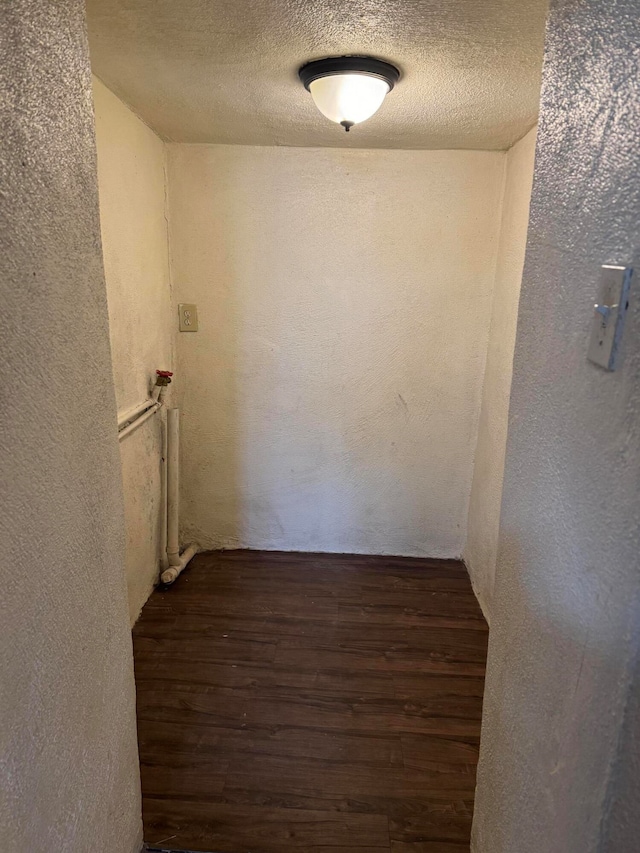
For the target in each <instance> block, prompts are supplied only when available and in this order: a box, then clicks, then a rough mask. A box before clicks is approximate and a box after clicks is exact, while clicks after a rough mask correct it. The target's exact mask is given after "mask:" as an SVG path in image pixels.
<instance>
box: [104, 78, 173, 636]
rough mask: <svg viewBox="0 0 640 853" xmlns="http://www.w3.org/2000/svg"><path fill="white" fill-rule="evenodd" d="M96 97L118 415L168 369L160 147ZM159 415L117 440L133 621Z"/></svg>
mask: <svg viewBox="0 0 640 853" xmlns="http://www.w3.org/2000/svg"><path fill="white" fill-rule="evenodd" d="M93 93H94V104H95V115H96V141H97V146H98V179H99V190H100V222H101V229H102V245H103V252H104V269H105V275H106V279H107V298H108V303H109V331H110V337H111V352H112V356H113V375H114V380H115V386H116V399H117V403H118V410H119V412H120V413H123V412H125V411H126V410H128V409H131V407H132V406H135V405H136V404H138V403H142V402H143V401H144V400H146V399H147V397H148V396H149V389H150V384H151V383H152V382H153V380H154V379H155V371H156V369H157V368H161V369H166V370H170V369H171V365H172V363H173V356H172V332H173V327H172V322H171V321H172V316H173V315H172V312H171V293H170V282H169V252H168V240H167V222H166V219H165V181H164V146H163V143H162V142H161V141H160V139H158V137H157V136H156V135H155V134H154V133H153V132H152V131H151V130H149V128H148V127H147V126H146V125H145V124H143V122H141V121H140V119H139V118H138V117H137V116H135V115H134V114H133V113H132V112H131V110H130V109H129V108H128V107H126V106H125V105H124V104H123V103H122V101H120V100H119V99H118V98H116V96H115V95H114V94H113V93H112V92H110V91H109V89H107V88H106V87H105V86H104V85H103V84H102V83H101V82H100V81H99V80H98V79H97V78H95V77H94V78H93ZM161 417H163V415H160V416H158V415H156V416H154V417H153V418H151V419H150V420H148V421H147V422H146V423H144V424H143V425H142V426H141V427H139V428H138V429H137V430H136V431H135V432H133V433H132V434H131V435H129V436H127V438H125V439H123V441H122V442H121V443H120V454H121V459H122V480H123V486H124V500H125V519H126V532H127V547H126V563H127V587H128V593H129V615H130V619H131V622H132V623H133V622H134V621H135V620H136V618H137V616H138V614H139V612H140V609H141V608H142V605H143V604H144V603H145V601H146V600H147V598H148V596H149V593H150V592H151V590H152V588H153V585H154V583H155V582H156V581H157V577H158V562H159V557H160V552H161V548H162V547H163V543H161V541H160V539H161V535H160V532H161V524H160V518H161V509H162V507H161V487H160V454H161V428H162V427H161V420H160V419H161Z"/></svg>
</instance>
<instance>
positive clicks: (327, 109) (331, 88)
mask: <svg viewBox="0 0 640 853" xmlns="http://www.w3.org/2000/svg"><path fill="white" fill-rule="evenodd" d="M298 76H299V77H300V79H301V80H302V82H303V83H304V87H305V89H306V90H307V91H308V92H310V93H311V97H312V98H313V100H314V102H315V105H316V107H317V108H318V109H319V110H320V112H321V113H322V114H323V115H325V116H326V117H327V118H328V119H331V121H335V122H336V124H340V125H342V127H344V129H345V130H346V131H349V130H350V129H351V128H352V127H353V125H354V124H358V123H359V122H361V121H366V120H367V119H368V118H371V116H372V115H373V114H374V113H375V112H377V111H378V110H379V109H380V107H381V106H382V102H383V101H384V98H385V95H387V94H388V93H389V92H390V91H391V90H392V89H393V87H394V86H395V84H396V83H397V82H398V80H399V79H400V72H399V71H398V69H397V68H396V67H395V66H394V65H390V64H389V63H388V62H383V61H382V60H381V59H374V58H373V57H371V56H334V57H331V58H329V59H316V60H314V61H313V62H308V63H307V64H306V65H303V66H302V68H301V69H300V71H299V72H298Z"/></svg>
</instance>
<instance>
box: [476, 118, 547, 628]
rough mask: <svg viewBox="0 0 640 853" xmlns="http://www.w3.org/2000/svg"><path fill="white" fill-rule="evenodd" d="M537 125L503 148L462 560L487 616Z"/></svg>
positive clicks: (495, 549) (496, 537)
mask: <svg viewBox="0 0 640 853" xmlns="http://www.w3.org/2000/svg"><path fill="white" fill-rule="evenodd" d="M535 148H536V128H533V129H532V130H530V131H529V133H527V135H526V136H525V137H524V138H523V139H521V140H520V142H518V143H517V144H516V145H514V146H513V148H511V149H510V150H509V151H508V152H507V163H506V175H505V187H504V198H503V203H502V224H501V228H500V246H499V250H498V263H497V266H496V283H495V289H494V293H493V309H492V312H491V328H490V331H489V346H488V349H487V363H486V368H485V374H484V388H483V392H482V407H481V409H480V422H479V425H478V444H477V447H476V455H475V462H474V466H473V483H472V487H471V500H470V502H469V520H468V535H467V542H466V545H465V549H464V558H465V562H466V564H467V568H468V569H469V574H470V575H471V581H472V583H473V587H474V589H475V592H476V595H477V596H478V599H479V601H480V604H481V605H482V609H483V611H484V614H485V616H486V617H487V618H489V617H490V612H491V599H492V596H493V584H494V576H495V568H496V559H497V554H498V529H499V526H500V504H501V500H502V479H503V475H504V454H505V450H506V446H507V427H508V418H509V398H510V394H511V373H512V369H513V349H514V346H515V338H516V324H517V321H518V300H519V297H520V283H521V281H522V268H523V265H524V253H525V248H526V243H527V228H528V225H529V201H530V199H531V183H532V180H533V161H534V156H535Z"/></svg>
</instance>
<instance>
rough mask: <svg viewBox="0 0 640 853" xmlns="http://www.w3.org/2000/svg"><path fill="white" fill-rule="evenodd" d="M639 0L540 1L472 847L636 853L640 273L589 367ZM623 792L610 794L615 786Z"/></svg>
mask: <svg viewBox="0 0 640 853" xmlns="http://www.w3.org/2000/svg"><path fill="white" fill-rule="evenodd" d="M639 11H640V10H639V7H638V2H637V0H617V2H615V3H607V2H602V0H571V2H569V0H554V2H553V3H552V7H551V17H550V21H549V26H548V31H547V45H546V59H545V66H544V70H543V90H542V102H541V113H540V122H539V131H538V149H537V154H536V168H535V179H534V186H533V195H532V199H531V219H530V225H529V238H528V246H527V254H526V260H525V269H524V275H523V281H522V291H521V298H520V314H519V318H518V329H517V338H516V349H515V361H514V370H513V385H512V396H511V410H510V415H509V437H508V442H507V455H506V467H505V478H504V497H503V502H502V518H501V530H500V545H499V552H498V565H497V572H496V586H495V595H494V602H493V606H492V610H491V636H490V641H489V661H488V672H487V682H486V691H485V700H484V721H483V730H482V742H481V752H480V765H479V769H478V790H477V797H476V814H475V822H474V849H475V850H476V851H477V853H513V851H518V853H540V851H552V850H553V851H562V853H595V851H598V853H601V851H611V853H631V851H634V850H637V847H638V837H639V832H640V827H639V826H638V820H639V815H638V802H639V797H640V790H639V785H640V782H639V780H638V776H637V773H636V774H635V775H634V772H633V770H634V767H635V768H637V756H636V755H635V754H634V748H635V747H636V746H637V733H636V734H635V735H634V733H633V724H634V723H635V724H637V721H638V701H637V682H636V685H635V693H634V676H637V660H638V646H639V643H638V626H639V625H640V494H639V492H640V486H639V484H640V434H639V425H640V299H639V298H638V291H639V287H640V280H639V279H638V278H637V277H636V281H635V284H634V286H633V295H632V300H631V308H630V312H629V314H628V316H627V324H626V328H625V334H624V341H623V344H622V350H621V359H620V363H619V368H618V369H617V370H616V372H615V373H607V372H606V371H604V370H602V369H600V368H598V367H596V366H595V365H593V364H591V363H590V362H588V361H587V358H586V353H587V345H588V340H589V332H590V328H591V323H592V314H593V304H594V302H595V301H596V300H597V286H598V274H599V268H600V265H601V264H603V263H632V264H634V266H635V268H636V270H638V269H640V252H639V247H640V182H639V181H638V174H639V172H640V159H639V151H640V148H639V146H638V127H640V99H639V98H638V61H639V54H638V45H640V15H639V14H638V12H639ZM625 784H627V785H630V787H629V788H628V789H626V790H625V789H624V787H623V786H624V785H625Z"/></svg>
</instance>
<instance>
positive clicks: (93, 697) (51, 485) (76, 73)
mask: <svg viewBox="0 0 640 853" xmlns="http://www.w3.org/2000/svg"><path fill="white" fill-rule="evenodd" d="M1 19H2V24H1V26H0V55H2V63H1V65H0V126H1V127H2V146H1V148H0V186H1V187H2V191H1V192H0V223H1V224H0V290H1V295H2V311H1V312H0V340H1V341H2V359H3V365H2V368H3V369H2V391H3V400H2V406H1V407H0V481H1V482H2V489H1V491H0V503H1V511H0V541H1V542H2V561H1V562H0V583H1V586H2V595H0V721H1V724H0V826H1V827H2V829H1V837H2V840H1V841H0V847H1V848H2V850H3V851H7V853H51V851H65V853H89V851H92V853H116V851H117V853H133V851H137V850H139V849H140V841H141V829H142V826H141V819H140V790H139V786H140V782H139V770H138V761H137V749H136V728H135V695H134V684H133V661H132V654H131V634H130V631H129V625H128V619H127V602H126V588H125V582H124V536H123V532H122V531H123V507H122V490H121V485H120V473H119V468H120V460H119V458H118V446H117V440H116V434H115V429H114V422H115V418H116V405H115V397H114V391H113V379H112V375H111V358H110V353H109V330H108V317H107V302H106V288H105V281H104V275H103V269H102V253H101V248H100V224H99V219H98V196H97V187H96V171H95V170H96V164H95V143H94V134H93V115H92V110H91V79H90V73H89V60H88V55H87V45H86V42H85V31H84V4H83V3H82V2H80V0H57V2H55V3H42V2H40V0H12V2H10V3H8V4H3V8H2V14H1Z"/></svg>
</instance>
